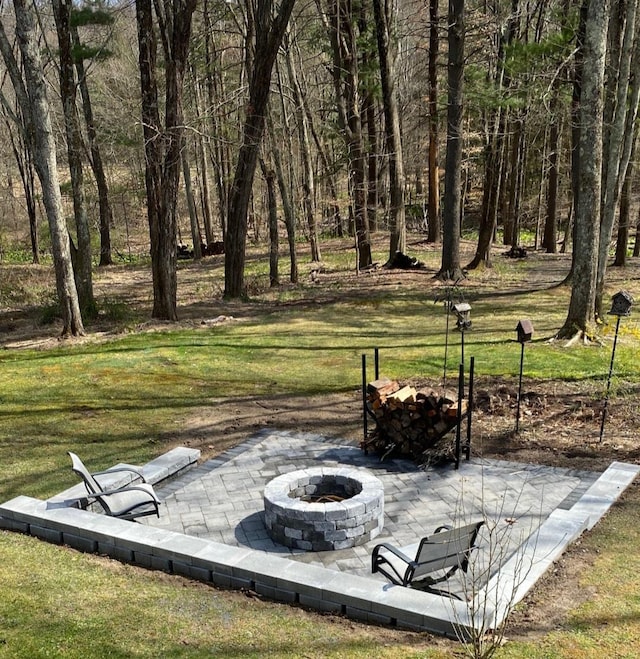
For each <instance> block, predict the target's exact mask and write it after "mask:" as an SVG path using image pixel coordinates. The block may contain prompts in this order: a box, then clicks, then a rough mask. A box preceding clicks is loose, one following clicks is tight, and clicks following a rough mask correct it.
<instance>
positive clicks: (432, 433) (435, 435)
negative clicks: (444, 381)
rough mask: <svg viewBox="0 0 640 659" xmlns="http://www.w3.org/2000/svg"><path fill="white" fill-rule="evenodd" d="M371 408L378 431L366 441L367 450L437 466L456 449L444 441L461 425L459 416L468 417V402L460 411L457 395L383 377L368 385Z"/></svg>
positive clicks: (463, 402)
mask: <svg viewBox="0 0 640 659" xmlns="http://www.w3.org/2000/svg"><path fill="white" fill-rule="evenodd" d="M367 407H368V410H369V413H370V414H371V415H372V416H373V418H374V419H375V429H374V430H373V432H372V433H371V434H370V435H369V436H368V438H367V439H366V440H365V441H364V442H363V448H364V449H365V450H366V451H371V452H375V453H377V454H380V455H381V457H382V458H385V457H387V456H388V455H392V454H393V455H399V456H403V457H410V458H412V459H414V460H416V461H417V462H419V463H424V462H430V463H433V462H439V461H441V458H443V459H444V458H445V457H446V456H448V455H449V454H450V453H451V451H452V450H453V449H452V445H451V442H449V443H448V444H447V443H446V442H444V443H443V442H441V440H442V439H443V438H444V437H445V436H446V435H447V434H449V432H450V431H451V430H453V429H454V428H455V427H456V426H457V425H458V423H459V422H460V419H459V415H460V416H462V417H464V416H465V415H466V412H467V401H466V400H463V401H461V405H460V412H459V410H458V407H459V406H458V401H457V400H456V397H455V396H453V395H450V394H438V393H436V392H435V391H432V390H423V389H421V390H418V389H416V388H415V387H413V386H411V385H404V386H402V385H401V384H400V383H399V382H397V381H396V380H390V379H389V378H380V379H378V380H375V381H373V382H370V383H369V384H368V385H367ZM440 444H442V446H440ZM441 454H442V455H441ZM434 457H435V459H434Z"/></svg>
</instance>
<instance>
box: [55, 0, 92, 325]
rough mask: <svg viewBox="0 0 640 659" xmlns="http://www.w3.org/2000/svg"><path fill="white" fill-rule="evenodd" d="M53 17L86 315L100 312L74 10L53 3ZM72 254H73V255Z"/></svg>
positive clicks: (63, 0) (66, 2) (65, 0)
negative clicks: (73, 49) (73, 35)
mask: <svg viewBox="0 0 640 659" xmlns="http://www.w3.org/2000/svg"><path fill="white" fill-rule="evenodd" d="M52 5H53V16H54V19H55V23H56V31H57V34H58V53H59V57H60V71H59V73H60V97H61V99H62V110H63V115H64V127H65V134H66V138H67V158H68V161H69V173H70V175H71V190H72V195H73V215H74V218H75V224H76V237H77V241H78V246H77V250H75V261H74V274H75V278H76V289H77V291H78V301H79V303H80V308H81V309H82V310H83V312H84V313H85V314H89V315H90V316H93V315H95V314H96V313H97V309H96V303H95V299H94V297H93V278H92V259H91V235H90V234H89V222H88V220H87V207H86V203H85V195H84V173H83V168H82V137H81V135H80V125H79V123H78V115H77V114H76V81H75V73H74V65H73V58H72V53H71V27H70V20H71V8H72V4H71V2H70V0H52ZM72 253H73V252H72Z"/></svg>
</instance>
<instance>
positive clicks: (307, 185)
mask: <svg viewBox="0 0 640 659" xmlns="http://www.w3.org/2000/svg"><path fill="white" fill-rule="evenodd" d="M289 37H290V33H289V32H287V34H286V35H285V42H286V48H285V57H286V63H287V72H288V74H289V81H290V83H291V89H292V91H293V102H294V104H295V114H296V124H297V127H298V137H299V140H300V154H301V156H302V204H303V208H304V214H305V217H306V220H307V228H308V230H309V242H310V245H311V260H312V261H320V260H321V259H322V256H321V254H320V242H319V239H318V223H317V221H316V209H315V176H314V172H313V164H312V157H311V142H310V139H309V124H308V115H307V112H306V111H305V99H304V95H303V93H302V89H301V88H300V83H299V81H298V74H297V71H296V67H295V64H294V61H293V57H292V55H291V44H290V38H289Z"/></svg>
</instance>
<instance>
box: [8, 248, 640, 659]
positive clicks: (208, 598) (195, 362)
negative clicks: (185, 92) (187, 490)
mask: <svg viewBox="0 0 640 659" xmlns="http://www.w3.org/2000/svg"><path fill="white" fill-rule="evenodd" d="M327 258H328V257H327ZM253 267H255V268H257V269H258V270H259V266H257V265H254V266H253ZM262 267H263V266H262ZM334 267H335V268H336V270H339V268H340V264H338V263H336V264H334ZM530 267H534V266H532V265H523V264H522V263H514V264H510V263H507V264H501V265H500V268H498V269H497V271H496V272H489V273H478V275H477V276H475V277H474V275H471V277H470V281H469V282H465V287H464V295H465V299H467V300H468V301H470V303H471V305H472V319H473V328H472V330H471V331H469V332H467V333H466V335H465V354H466V361H467V366H468V359H469V357H470V356H473V357H474V360H475V368H476V373H477V374H478V375H496V376H507V377H516V376H517V374H518V369H519V364H520V345H519V344H518V343H517V342H516V341H515V327H516V324H517V322H518V320H519V319H521V318H529V319H531V320H532V322H533V324H534V328H535V334H534V341H533V342H531V343H529V344H527V345H526V351H525V364H524V372H525V377H526V378H536V379H546V380H551V381H553V380H557V379H560V378H562V379H569V380H576V381H579V380H588V381H596V382H598V383H599V384H600V385H601V386H602V391H603V392H604V389H605V386H606V376H607V372H608V368H609V362H610V358H611V348H612V341H611V339H612V338H613V328H614V325H609V326H607V327H605V328H603V331H602V336H603V342H602V344H601V345H592V346H588V347H585V346H574V347H572V348H566V347H565V346H564V345H563V344H562V343H561V342H550V339H551V338H552V337H553V336H554V334H555V332H556V331H557V330H558V329H559V327H560V326H561V325H562V323H563V321H564V318H565V316H566V309H567V305H568V300H569V289H568V288H566V287H560V288H557V287H541V288H539V290H534V287H532V286H529V285H528V284H527V283H526V281H527V279H528V277H529V272H528V270H527V269H528V268H530ZM634 267H635V266H634ZM258 270H257V272H258ZM258 274H259V272H258ZM636 275H637V272H636V271H635V270H633V269H631V268H630V269H629V271H628V279H627V280H625V281H623V282H622V284H623V285H624V287H625V288H627V289H628V290H630V291H631V293H632V294H633V295H634V296H635V297H636V298H637V299H638V297H639V296H640V286H639V285H638V279H637V276H636ZM211 276H213V277H215V276H219V273H215V272H213V274H212V275H211ZM255 276H258V275H257V274H256V275H255ZM363 276H366V275H363ZM386 282H387V283H388V285H385V286H379V287H377V288H376V287H372V288H371V289H370V290H369V291H368V292H367V294H366V295H352V294H351V291H350V289H349V286H348V285H347V284H344V285H340V284H337V283H335V282H334V283H333V284H332V288H331V289H322V288H321V287H314V288H311V287H304V286H301V287H299V289H296V290H294V291H293V292H291V291H290V292H289V293H288V295H289V299H286V300H284V299H283V300H282V301H278V300H277V299H274V298H273V296H272V297H271V298H269V299H268V300H266V299H261V298H260V297H259V296H256V297H255V299H252V300H249V301H247V302H246V303H244V304H243V305H241V306H240V307H237V306H236V307H235V311H236V313H234V314H233V315H234V316H235V318H236V319H235V320H232V321H228V322H226V323H223V324H220V325H216V326H212V327H204V326H203V327H195V328H194V327H191V328H188V329H181V330H172V329H170V328H169V329H167V331H162V332H153V333H139V334H125V335H122V336H119V337H115V338H112V339H110V340H108V341H102V342H88V343H83V344H77V345H76V344H74V342H68V343H65V344H61V345H60V346H58V347H56V348H54V349H50V350H39V351H30V350H6V351H3V352H2V353H0V461H1V462H0V463H1V464H2V465H3V469H2V470H1V471H0V501H5V500H8V499H10V498H12V497H14V496H18V495H29V496H35V497H47V496H50V495H52V494H54V493H56V492H58V491H60V490H62V489H64V488H66V487H68V486H69V485H71V484H73V483H74V482H75V480H76V479H75V477H74V476H73V474H72V472H71V470H70V468H69V464H68V457H67V455H66V451H68V450H74V451H77V452H79V453H80V454H81V455H82V456H83V457H84V458H85V459H86V461H87V462H88V463H89V464H91V466H92V467H93V468H95V469H98V468H102V467H108V466H110V465H112V464H114V463H117V462H121V461H125V462H130V463H143V462H145V461H146V460H148V459H149V458H152V457H155V456H157V455H159V454H161V453H162V452H163V451H164V450H165V449H166V447H167V446H168V445H171V444H173V443H175V442H176V440H177V439H178V438H179V436H180V432H181V429H182V427H183V426H184V423H185V421H186V420H188V419H189V418H190V416H191V415H193V414H194V413H195V412H196V411H198V412H200V413H201V412H202V411H205V413H206V410H207V408H208V407H211V406H213V405H217V404H221V403H220V401H223V403H224V401H226V400H228V401H229V403H230V404H231V403H232V402H234V401H242V400H243V399H245V398H260V397H265V398H268V397H270V396H275V395H279V394H282V395H296V396H304V395H315V394H318V393H323V392H344V393H346V394H348V395H353V396H354V397H357V396H359V387H360V383H361V356H362V354H366V355H368V356H369V358H370V360H371V361H370V363H372V357H373V349H374V348H376V347H377V348H379V349H380V359H381V371H382V372H383V374H385V375H389V376H392V377H395V378H399V379H405V378H415V377H421V378H433V380H434V381H436V382H437V381H439V380H440V378H441V377H442V373H443V366H444V355H445V345H447V346H448V347H447V351H446V352H447V355H448V363H447V370H448V371H449V373H450V374H451V376H453V375H454V374H455V372H456V370H457V364H458V362H459V360H460V349H461V345H460V343H461V337H460V334H459V333H458V332H455V331H453V330H452V329H451V328H452V327H453V325H454V322H455V321H454V318H453V317H450V318H449V323H450V329H451V331H450V332H449V334H448V336H447V333H446V320H447V317H446V313H445V311H444V307H443V304H442V303H441V302H435V301H434V300H435V298H436V296H438V295H439V296H442V294H443V292H446V291H444V289H443V287H442V286H438V285H437V284H435V283H434V282H433V281H432V280H431V277H430V276H425V278H424V282H419V285H416V284H415V279H414V280H412V282H413V283H412V284H407V283H405V284H404V285H403V277H402V273H398V274H394V275H393V277H392V278H391V277H390V278H389V279H387V280H386ZM618 283H620V282H616V283H615V284H614V285H613V287H612V290H611V292H615V290H617V288H618V286H617V284H618ZM327 293H329V294H327ZM293 295H295V296H296V298H297V299H296V300H295V303H292V302H291V297H292V296H293ZM639 345H640V329H639V326H638V322H637V320H636V318H635V317H634V316H633V315H632V316H631V317H630V318H626V319H624V320H623V322H622V323H621V328H620V334H619V339H618V345H617V352H616V359H615V376H616V382H617V383H622V384H619V389H620V391H621V392H622V395H623V393H624V383H627V382H628V383H630V384H634V383H637V382H638V381H639V380H640V373H639V368H640V367H639V365H638V361H637V355H638V347H639ZM221 435H222V432H221ZM222 439H223V437H222V436H219V437H216V433H215V430H214V432H213V433H212V436H211V437H210V438H209V441H210V443H211V444H212V445H214V446H215V444H216V441H217V440H222ZM638 521H639V520H638V513H637V512H636V509H635V508H634V507H628V508H625V507H624V506H622V507H620V508H619V509H617V510H616V511H615V512H614V513H613V514H612V515H611V516H610V517H609V519H607V520H606V521H605V522H604V523H602V524H601V525H599V527H598V529H597V530H596V532H595V533H594V534H592V535H591V536H590V537H589V539H588V541H589V542H593V543H595V545H596V546H597V547H598V548H599V551H600V556H599V558H598V561H597V564H596V566H595V567H594V569H593V570H592V571H590V572H589V574H587V575H585V579H589V580H590V581H593V582H594V583H595V584H596V586H598V585H599V586H600V588H599V590H598V594H597V595H596V596H595V598H594V599H593V601H590V602H589V603H588V604H586V605H583V606H582V607H580V608H579V609H576V610H575V611H572V612H571V615H570V620H569V621H568V627H567V629H566V630H565V631H563V632H561V633H554V634H549V635H547V636H545V638H544V642H542V643H536V644H524V645H523V644H510V645H507V646H506V647H505V648H504V649H502V650H501V651H500V652H501V653H500V654H499V655H498V656H505V657H507V656H509V657H512V656H513V657H534V656H535V657H575V656H584V657H591V656H593V657H595V656H602V654H606V655H607V656H634V655H632V654H623V653H622V652H626V651H629V648H630V647H631V646H630V644H631V643H635V644H636V645H635V647H640V629H639V627H640V626H639V625H638V616H640V603H639V601H638V599H639V598H638V595H637V593H639V592H640V577H638V576H637V575H638V574H640V571H638V570H637V569H633V570H632V569H630V568H629V561H628V557H629V555H630V554H631V553H634V547H635V546H637V541H638V538H637V532H634V531H632V530H629V529H638V528H639V525H638ZM621 575H622V576H621ZM614 578H617V580H618V581H621V580H622V581H624V587H621V588H617V589H616V590H617V592H620V593H621V595H620V596H613V595H612V593H611V592H610V590H611V589H610V587H609V586H610V584H611V583H612V580H613V579H614ZM610 600H611V601H610ZM607 616H608V617H607ZM614 618H615V620H617V621H618V622H617V623H616V624H613V623H612V622H611V621H612V619H614ZM616 647H617V648H618V649H617V650H615V652H618V654H616V653H615V652H613V653H610V651H612V650H611V649H612V648H616ZM454 649H455V644H447V643H446V642H444V641H438V642H437V643H435V642H433V641H432V640H430V639H429V637H428V636H426V635H415V634H408V633H403V632H393V633H392V632H389V631H385V632H384V633H382V632H381V631H380V630H376V628H375V627H366V626H362V625H357V624H354V623H352V622H350V621H346V620H336V619H332V618H326V617H323V616H318V615H315V614H311V613H305V612H303V611H300V610H296V609H292V608H291V607H286V606H281V605H276V604H269V603H264V602H259V601H255V600H253V599H251V598H247V597H246V596H244V595H240V594H237V593H226V592H223V591H218V590H214V589H210V588H204V587H202V586H197V585H194V586H190V585H188V584H187V583H186V582H185V581H183V580H179V579H174V578H170V577H167V576H166V575H156V574H153V573H149V572H144V571H141V570H138V569H136V568H133V567H129V566H122V565H119V564H118V563H115V562H112V561H107V560H105V559H102V558H98V557H91V556H84V555H81V554H78V553H76V552H73V551H71V550H67V549H64V548H58V547H52V546H49V545H46V544H44V543H41V542H39V541H37V540H34V539H31V538H25V537H22V536H19V535H16V534H8V533H1V534H0V656H8V657H9V656H11V657H12V656H24V657H36V656H59V657H67V656H68V657H74V656H78V657H80V656H82V657H89V656H91V657H102V656H115V657H118V656H123V657H125V656H139V657H159V656H220V657H235V656H238V657H240V656H242V657H244V656H255V657H263V656H264V657H298V656H308V657H360V656H362V657H365V656H367V657H413V656H421V657H437V656H451V653H452V652H453V651H454ZM578 652H579V653H578Z"/></svg>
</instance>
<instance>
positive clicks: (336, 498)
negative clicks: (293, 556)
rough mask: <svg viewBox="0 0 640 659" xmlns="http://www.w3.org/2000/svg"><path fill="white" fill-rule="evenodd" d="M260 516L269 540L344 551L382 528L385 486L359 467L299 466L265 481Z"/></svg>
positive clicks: (291, 544)
mask: <svg viewBox="0 0 640 659" xmlns="http://www.w3.org/2000/svg"><path fill="white" fill-rule="evenodd" d="M264 517H265V524H266V527H267V531H268V533H269V535H270V536H271V538H272V540H274V541H275V542H277V543H279V544H281V545H285V546H286V547H291V548H292V549H302V550H306V551H329V550H333V549H348V548H349V547H354V546H355V545H361V544H364V543H365V542H368V541H369V540H371V539H372V538H375V537H376V536H377V535H378V534H379V533H380V531H381V530H382V525H383V517H384V488H383V486H382V482H381V481H380V480H379V479H377V478H376V477H375V476H372V475H371V474H369V473H367V472H366V471H363V470H361V469H352V468H349V467H342V468H331V467H312V468H310V469H300V470H299V471H293V472H290V473H288V474H284V475H282V476H278V477H277V478H274V479H273V480H272V481H270V482H269V483H267V485H266V487H265V488H264Z"/></svg>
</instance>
